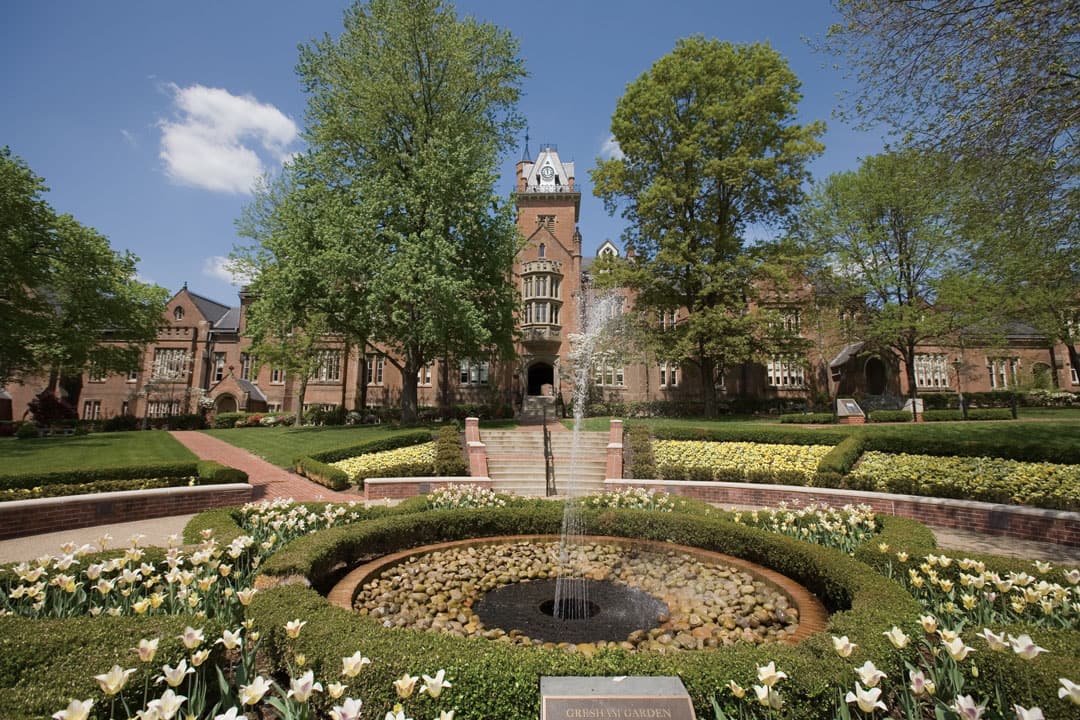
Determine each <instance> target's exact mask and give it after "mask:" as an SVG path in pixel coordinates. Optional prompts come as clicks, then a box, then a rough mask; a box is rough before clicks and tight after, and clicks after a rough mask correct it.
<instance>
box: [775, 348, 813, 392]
mask: <svg viewBox="0 0 1080 720" xmlns="http://www.w3.org/2000/svg"><path fill="white" fill-rule="evenodd" d="M765 377H766V380H767V381H768V384H769V387H774V388H803V387H806V368H804V367H803V363H802V361H801V359H800V358H797V357H795V356H793V355H774V356H773V357H772V358H770V359H769V362H768V363H766V365H765Z"/></svg>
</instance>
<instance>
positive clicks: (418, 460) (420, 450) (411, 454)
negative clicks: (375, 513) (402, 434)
mask: <svg viewBox="0 0 1080 720" xmlns="http://www.w3.org/2000/svg"><path fill="white" fill-rule="evenodd" d="M330 466H331V467H335V468H338V469H339V470H342V471H344V472H345V473H346V474H347V475H348V476H349V481H350V482H352V483H354V484H361V483H363V481H364V479H365V478H376V477H415V476H424V475H434V474H435V443H433V442H427V443H423V444H420V445H410V446H408V447H400V448H394V449H393V450H383V451H382V452H373V453H367V454H365V455H358V456H356V457H351V458H348V459H345V460H339V461H337V462H335V463H330Z"/></svg>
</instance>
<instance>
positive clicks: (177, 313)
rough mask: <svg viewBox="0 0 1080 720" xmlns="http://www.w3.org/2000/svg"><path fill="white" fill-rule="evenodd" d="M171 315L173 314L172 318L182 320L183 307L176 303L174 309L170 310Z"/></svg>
mask: <svg viewBox="0 0 1080 720" xmlns="http://www.w3.org/2000/svg"><path fill="white" fill-rule="evenodd" d="M172 316H173V319H174V320H183V319H184V308H182V307H180V306H179V305H177V306H176V309H175V310H173V311H172Z"/></svg>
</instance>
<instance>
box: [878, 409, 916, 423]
mask: <svg viewBox="0 0 1080 720" xmlns="http://www.w3.org/2000/svg"><path fill="white" fill-rule="evenodd" d="M866 419H867V420H869V421H870V422H872V423H898V422H899V423H903V422H911V421H912V420H914V418H913V417H912V415H911V412H910V411H908V410H874V411H872V412H871V413H870V414H869V415H867V416H866Z"/></svg>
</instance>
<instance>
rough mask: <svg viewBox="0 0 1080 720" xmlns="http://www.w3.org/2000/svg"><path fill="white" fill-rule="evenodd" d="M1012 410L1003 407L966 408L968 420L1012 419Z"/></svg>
mask: <svg viewBox="0 0 1080 720" xmlns="http://www.w3.org/2000/svg"><path fill="white" fill-rule="evenodd" d="M1012 419H1013V414H1012V410H1006V409H1003V408H972V409H970V410H968V420H1012Z"/></svg>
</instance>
